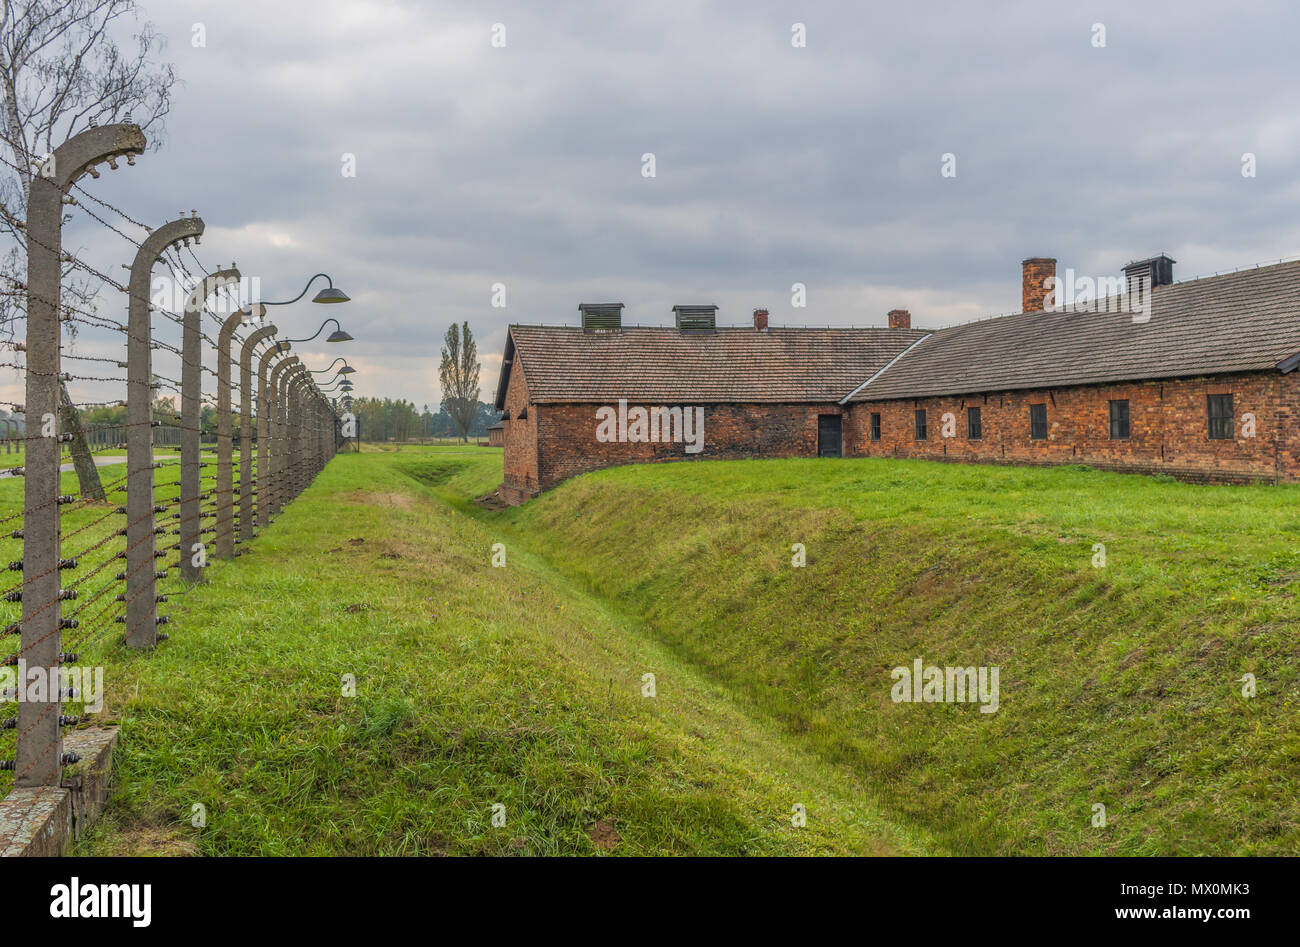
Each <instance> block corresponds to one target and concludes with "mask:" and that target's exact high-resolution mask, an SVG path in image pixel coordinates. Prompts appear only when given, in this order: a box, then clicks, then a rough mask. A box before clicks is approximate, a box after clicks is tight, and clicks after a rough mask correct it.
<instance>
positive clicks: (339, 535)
mask: <svg viewBox="0 0 1300 947" xmlns="http://www.w3.org/2000/svg"><path fill="white" fill-rule="evenodd" d="M462 461H469V463H468V464H466V465H465V466H464V467H461V468H458V469H457V470H448V471H447V472H448V474H449V476H448V477H447V478H446V479H444V478H443V477H442V472H443V471H444V470H445V469H446V468H445V467H444V466H443V465H445V464H460V463H461V462H462ZM412 465H414V469H413V470H412V469H411V468H412ZM499 466H500V452H499V451H495V450H493V451H490V452H489V451H488V450H486V449H479V448H475V447H472V446H471V447H469V448H459V449H457V448H445V449H437V448H434V449H421V450H406V451H403V452H400V453H397V452H394V453H365V454H362V455H348V456H340V457H338V458H336V459H335V460H334V461H333V462H332V463H331V465H330V466H329V468H328V469H327V470H326V472H325V473H324V474H322V475H321V476H320V478H318V480H317V482H316V484H314V485H313V487H312V488H311V489H310V490H309V491H308V492H307V493H306V494H304V495H303V496H302V497H300V498H299V499H298V500H297V501H295V502H294V503H293V504H292V505H291V506H290V507H288V508H287V509H286V511H285V512H284V514H283V515H282V516H281V517H280V518H279V519H278V520H277V521H276V522H275V523H274V524H272V526H271V527H270V528H268V529H266V530H265V531H264V532H263V534H262V535H261V536H260V537H259V538H258V539H257V540H256V541H255V542H254V544H253V545H252V546H251V547H250V548H252V550H253V551H252V552H250V553H249V554H247V555H245V556H241V557H239V558H238V559H237V560H236V561H234V562H233V563H223V564H221V565H219V566H218V567H217V568H214V569H213V570H211V573H210V576H209V582H208V583H207V584H205V585H203V586H202V587H199V588H197V589H195V590H194V591H192V592H190V593H188V594H187V595H185V596H176V597H173V599H172V602H171V603H169V606H168V608H169V610H170V612H171V614H172V616H173V617H172V625H171V626H170V629H169V630H170V631H171V634H172V640H171V641H169V642H167V643H166V644H164V645H163V646H162V647H160V648H159V650H158V651H157V653H155V654H154V655H152V656H149V657H143V656H137V655H128V654H125V653H123V652H121V651H120V650H118V651H116V652H114V653H113V654H112V655H110V657H109V659H108V662H107V677H108V693H109V701H108V702H109V708H110V716H111V717H112V718H114V719H116V720H118V721H120V723H121V726H122V746H121V750H120V752H119V754H118V764H117V773H116V777H115V778H116V786H117V789H116V793H115V795H114V797H113V799H112V801H111V803H110V808H109V810H108V813H107V815H106V817H105V819H104V821H103V822H101V824H100V825H99V826H98V827H97V828H96V829H95V830H93V832H92V833H91V834H90V836H89V837H88V838H86V839H85V840H84V841H83V842H82V843H81V844H80V845H79V846H78V848H77V849H76V851H77V852H78V853H82V854H90V853H96V854H98V853H128V852H162V853H182V852H202V853H207V854H254V853H278V854H306V853H311V854H368V853H402V854H436V853H442V852H448V853H471V854H473V853H487V854H501V853H504V854H512V853H545V854H553V853H590V852H596V851H601V850H612V851H617V852H619V853H652V852H653V853H658V852H679V853H701V854H711V853H716V854H732V853H751V854H757V853H816V852H829V853H855V852H860V853H880V852H896V851H903V852H906V851H920V850H927V849H928V848H929V847H931V846H929V844H928V843H927V842H926V841H925V839H924V833H922V832H914V831H902V830H898V829H896V828H895V827H893V826H892V825H890V824H889V823H887V822H886V821H885V820H883V819H881V818H880V817H879V815H878V814H877V813H876V812H875V810H874V809H873V807H872V806H871V805H870V804H869V803H868V802H866V799H867V796H868V793H867V788H866V786H865V784H863V783H862V782H861V781H859V780H857V779H856V777H854V775H853V774H852V773H851V772H849V771H848V770H847V769H844V768H836V767H828V766H826V765H825V764H824V763H822V762H821V761H819V760H816V759H813V758H807V757H805V756H804V755H803V754H801V753H799V752H797V751H796V750H795V749H794V746H793V743H794V741H792V740H787V739H785V738H783V737H782V736H781V734H780V733H778V732H776V731H774V730H773V729H772V728H771V727H770V726H767V725H765V724H760V723H756V722H755V721H753V720H750V719H749V718H748V717H746V715H745V714H744V713H743V712H742V711H741V710H739V709H738V708H737V707H735V706H734V705H733V704H732V702H731V701H730V699H729V698H728V696H727V694H726V692H725V690H724V689H723V688H722V687H721V686H719V685H717V684H715V683H712V682H710V681H708V680H706V679H704V678H702V677H701V676H700V675H698V674H696V673H695V672H694V670H693V669H691V668H690V667H689V666H688V665H686V664H685V663H683V662H682V661H680V660H679V659H677V658H675V657H673V656H672V655H671V654H670V653H668V651H667V649H665V648H664V647H662V646H661V645H659V644H657V643H656V642H654V641H653V640H652V638H651V637H650V636H648V635H646V634H644V633H642V630H640V629H637V628H635V627H631V626H629V625H628V624H627V622H626V621H625V620H624V619H623V618H621V617H620V616H617V615H615V614H614V613H613V612H612V610H611V609H610V608H609V607H608V606H607V605H606V603H604V602H602V601H600V600H598V599H594V598H592V597H590V596H587V595H584V594H582V593H581V592H579V591H577V590H576V589H574V588H573V587H572V586H571V584H570V583H568V582H567V580H565V579H564V578H563V577H560V576H558V575H556V574H555V573H554V572H553V570H550V569H549V568H548V567H546V566H545V565H544V563H541V562H540V561H538V560H536V559H534V558H533V557H530V556H528V555H527V554H525V553H523V552H522V551H521V550H516V549H514V548H509V549H508V552H507V557H508V558H507V566H506V567H505V568H493V567H492V566H491V565H490V563H489V557H490V547H491V544H492V543H493V542H494V541H496V540H495V538H494V533H493V532H492V530H491V529H490V528H488V527H487V526H486V525H485V524H484V523H482V522H480V521H479V520H477V519H476V518H475V517H471V516H467V515H465V514H464V513H463V512H460V511H457V510H456V509H455V508H453V507H452V506H450V505H448V504H447V503H445V502H443V501H442V500H440V499H439V498H437V497H435V496H434V495H433V494H432V492H431V491H430V490H429V489H428V488H427V487H426V486H425V484H424V483H423V482H422V481H423V480H427V479H429V475H430V474H431V473H432V474H433V478H434V479H437V480H439V481H440V486H441V488H445V489H453V490H463V491H464V492H465V493H473V492H475V491H476V490H479V489H480V488H482V489H486V488H487V487H488V486H490V485H491V483H490V481H491V479H492V477H493V476H495V473H494V471H496V470H499ZM412 473H414V475H415V477H413V476H412ZM646 673H654V674H656V675H657V676H658V678H659V680H660V682H661V683H659V685H658V696H657V697H655V698H646V697H643V696H641V688H642V676H643V675H644V674H646ZM344 675H353V676H355V680H356V694H355V696H348V695H346V694H345V693H344V686H343V678H344ZM196 803H197V804H202V805H203V806H205V807H206V809H207V825H206V827H205V828H203V829H196V828H194V827H192V826H191V825H190V819H191V812H192V806H193V805H194V804H196ZM496 803H500V804H502V805H503V806H504V807H505V809H504V815H505V820H506V821H505V825H504V826H503V827H500V828H497V827H493V826H492V824H491V820H492V810H493V805H494V804H496ZM796 803H799V804H802V805H804V806H806V807H807V810H808V812H809V813H810V820H809V826H808V828H806V829H796V828H795V827H793V826H792V824H791V812H792V806H794V805H795V804H796Z"/></svg>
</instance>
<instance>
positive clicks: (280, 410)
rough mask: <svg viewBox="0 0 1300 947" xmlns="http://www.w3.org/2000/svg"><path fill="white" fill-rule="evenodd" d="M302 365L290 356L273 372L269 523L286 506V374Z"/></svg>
mask: <svg viewBox="0 0 1300 947" xmlns="http://www.w3.org/2000/svg"><path fill="white" fill-rule="evenodd" d="M298 364H300V362H299V360H298V356H296V355H290V356H289V357H288V358H286V359H284V360H283V361H282V362H280V363H279V364H278V365H276V366H275V368H273V369H272V370H271V381H270V392H269V397H270V400H271V413H270V416H269V421H270V424H271V444H270V446H271V463H270V466H269V468H268V470H267V475H268V476H267V480H266V490H267V506H266V511H267V522H268V523H269V522H270V521H271V517H272V516H278V515H279V513H280V508H281V507H282V506H283V505H284V470H285V466H286V459H285V424H284V422H285V403H284V401H285V390H284V382H285V373H286V372H287V371H289V369H291V368H293V367H294V366H295V365H298Z"/></svg>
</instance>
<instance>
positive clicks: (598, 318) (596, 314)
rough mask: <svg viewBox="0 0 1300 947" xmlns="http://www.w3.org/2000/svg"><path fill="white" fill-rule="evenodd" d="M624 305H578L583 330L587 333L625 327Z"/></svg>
mask: <svg viewBox="0 0 1300 947" xmlns="http://www.w3.org/2000/svg"><path fill="white" fill-rule="evenodd" d="M622 310H623V304H622V303H578V312H580V313H582V328H583V329H584V330H585V331H587V332H600V331H606V330H610V329H617V328H619V327H621V326H622V325H623V312H622Z"/></svg>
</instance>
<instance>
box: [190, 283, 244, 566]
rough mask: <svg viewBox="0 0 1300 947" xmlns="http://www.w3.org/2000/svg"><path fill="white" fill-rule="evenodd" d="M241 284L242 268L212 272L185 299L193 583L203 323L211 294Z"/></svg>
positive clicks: (199, 525) (198, 525) (199, 503)
mask: <svg viewBox="0 0 1300 947" xmlns="http://www.w3.org/2000/svg"><path fill="white" fill-rule="evenodd" d="M232 284H233V285H238V284H239V270H236V269H229V270H217V271H216V272H215V273H209V274H208V275H207V276H205V277H204V278H203V280H202V281H201V282H200V283H199V284H198V285H197V286H195V287H194V289H193V290H192V291H191V292H190V294H189V296H188V297H187V298H186V300H185V316H184V320H183V330H182V341H181V529H180V548H179V551H180V569H181V578H182V579H184V580H185V581H186V582H189V583H194V582H198V581H200V580H201V579H202V578H203V569H202V568H201V567H200V566H197V565H195V564H194V556H195V553H196V552H198V551H199V550H198V549H197V548H196V547H197V546H198V545H199V544H200V543H201V542H202V539H201V537H202V533H203V519H202V512H203V510H202V508H203V498H202V494H203V489H202V483H203V462H202V459H201V457H202V446H203V445H202V440H203V439H202V432H201V431H200V430H199V428H200V426H201V422H202V417H203V409H202V400H203V344H202V336H203V327H202V325H201V324H200V322H201V318H202V314H203V307H204V305H206V303H207V300H208V297H209V296H211V295H212V294H213V293H215V292H217V291H218V290H221V289H223V288H225V287H227V286H230V285H232Z"/></svg>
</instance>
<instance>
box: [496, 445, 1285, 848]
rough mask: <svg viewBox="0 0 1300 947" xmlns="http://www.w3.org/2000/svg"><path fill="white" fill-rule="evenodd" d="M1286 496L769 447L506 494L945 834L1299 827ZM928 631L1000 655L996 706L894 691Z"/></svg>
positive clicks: (1252, 841)
mask: <svg viewBox="0 0 1300 947" xmlns="http://www.w3.org/2000/svg"><path fill="white" fill-rule="evenodd" d="M1298 501H1300V490H1298V489H1297V488H1295V487H1290V486H1288V487H1253V488H1234V487H1206V486H1194V485H1188V484H1181V483H1175V482H1169V481H1164V480H1156V479H1150V478H1145V477H1137V476H1125V475H1120V474H1108V473H1102V472H1098V471H1094V470H1089V469H1086V468H1070V469H1053V470H1043V469H1017V468H999V467H986V466H954V465H945V464H938V463H927V462H908V461H893V460H865V459H864V460H843V461H826V460H777V461H750V462H706V463H690V464H673V465H655V466H638V467H626V468H619V469H612V470H606V471H601V472H598V473H596V474H592V475H589V476H585V477H581V478H578V479H576V480H574V481H571V482H569V483H567V484H564V485H562V486H561V487H560V488H559V489H557V490H555V491H554V492H552V493H550V494H548V495H544V496H543V497H542V498H541V499H540V500H539V501H536V502H533V503H530V504H527V505H526V506H524V507H521V508H518V509H516V510H512V511H509V512H507V513H505V514H503V515H500V519H499V521H500V523H501V528H502V531H503V533H506V534H509V535H513V536H518V537H520V538H521V541H524V542H526V543H527V544H528V545H529V546H530V547H531V548H535V549H539V550H544V551H545V553H546V555H547V557H548V559H549V561H550V563H551V564H552V565H553V566H554V567H555V568H557V569H558V570H560V571H561V572H563V573H564V574H566V575H568V576H570V577H572V578H573V579H574V580H575V581H576V582H577V583H578V584H579V587H580V588H582V589H584V590H586V591H589V592H590V593H591V594H595V595H598V596H600V597H602V598H605V599H607V600H609V601H611V602H615V603H617V605H618V608H619V609H620V611H621V612H622V613H623V614H626V615H634V616H637V620H638V621H641V622H644V623H645V624H646V625H648V626H649V627H650V628H652V629H653V630H654V633H655V636H656V638H657V639H658V640H660V641H662V642H663V643H664V644H666V645H667V646H668V647H669V648H670V649H671V650H672V652H673V653H674V654H675V655H677V656H678V657H679V658H681V659H682V660H683V661H684V662H685V663H686V664H688V665H690V666H691V667H694V668H698V669H700V670H702V671H703V672H704V673H705V674H706V675H707V676H708V677H709V678H710V679H711V680H714V681H716V682H718V683H720V684H722V685H723V686H724V687H725V688H726V689H727V690H728V691H729V692H730V693H731V694H732V695H733V697H735V698H737V699H741V700H743V701H744V702H745V703H746V706H748V707H751V708H753V710H754V711H755V713H754V716H755V717H756V718H757V719H764V720H767V721H769V722H770V723H771V724H772V725H773V726H774V727H776V728H778V729H779V730H780V731H781V732H782V733H784V734H787V735H793V736H796V737H797V738H799V740H800V741H801V746H803V747H805V748H806V749H807V751H808V752H810V753H811V754H814V755H815V756H816V757H817V758H818V759H821V760H823V761H824V762H826V763H827V764H829V765H841V766H847V767H849V768H850V769H852V770H853V771H854V772H855V773H857V774H859V775H860V776H861V777H863V778H864V779H865V780H866V781H867V782H868V784H869V785H870V786H871V787H872V800H873V801H874V802H875V803H876V804H877V805H878V806H879V807H880V808H881V810H882V811H884V812H886V813H887V814H888V815H889V816H890V817H891V818H893V819H894V820H896V821H898V822H901V823H903V824H907V825H912V826H916V827H920V828H924V829H925V830H927V831H928V832H929V833H931V835H932V837H933V838H935V839H936V840H937V841H938V842H939V843H940V844H941V845H942V846H943V847H944V848H946V849H947V850H949V851H952V852H955V853H966V854H995V853H996V854H1009V853H1035V854H1039V853H1041V854H1059V853H1086V854H1103V853H1105V854H1118V853H1122V854H1173V853H1183V854H1202V853H1216V854H1257V853H1275V854H1279V853H1294V852H1295V851H1297V850H1300V806H1298V805H1297V784H1296V776H1297V773H1300V729H1298V728H1297V727H1296V713H1297V709H1298V707H1297V702H1298V701H1297V698H1298V696H1300V691H1298V688H1297V673H1296V672H1297V659H1298V657H1300V634H1298V633H1297V627H1298V626H1297V619H1300V606H1298V605H1297V599H1296V594H1297V592H1298V591H1300V549H1298V548H1297V540H1298V539H1300V504H1298ZM794 543H803V544H804V545H805V546H806V549H807V556H808V561H807V566H806V567H805V568H794V567H792V565H791V546H792V544H794ZM1096 543H1102V544H1104V545H1105V551H1106V565H1105V567H1104V568H1095V567H1094V565H1093V558H1094V544H1096ZM917 657H921V658H924V659H925V662H926V663H927V664H938V665H955V666H970V665H975V666H979V665H988V666H998V667H1000V669H1001V670H1000V675H1001V680H1000V684H1001V687H1000V690H1001V709H1000V710H999V711H998V712H997V713H995V714H987V715H986V714H980V713H978V712H977V709H976V708H975V707H974V706H972V705H950V704H910V703H894V702H893V701H892V700H891V698H890V688H891V685H892V680H891V678H890V675H889V672H890V669H891V668H893V667H896V666H910V665H911V664H912V661H913V660H914V659H915V658H917ZM1247 672H1249V673H1252V674H1254V675H1255V676H1256V677H1257V679H1258V694H1257V696H1256V697H1254V698H1253V699H1247V698H1244V697H1243V696H1242V695H1241V687H1242V685H1241V684H1240V683H1239V679H1241V678H1242V676H1243V674H1244V673H1247ZM1095 803H1101V804H1103V805H1105V806H1106V809H1107V813H1108V825H1107V826H1106V828H1104V829H1100V828H1094V827H1092V825H1091V816H1092V806H1093V804H1095Z"/></svg>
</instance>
